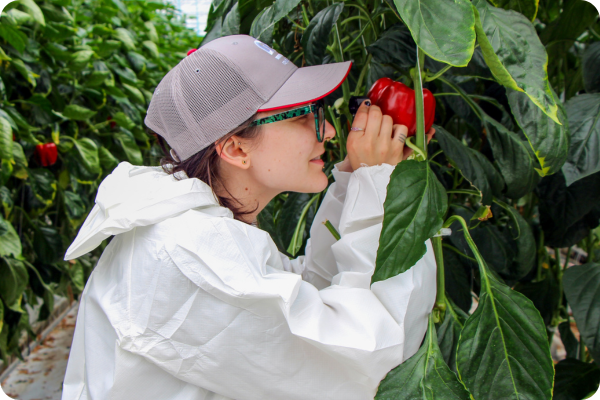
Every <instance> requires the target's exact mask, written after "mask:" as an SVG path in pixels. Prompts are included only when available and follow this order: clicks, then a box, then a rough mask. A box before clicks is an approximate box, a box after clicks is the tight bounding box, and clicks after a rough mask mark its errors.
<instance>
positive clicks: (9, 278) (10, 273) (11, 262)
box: [0, 257, 29, 312]
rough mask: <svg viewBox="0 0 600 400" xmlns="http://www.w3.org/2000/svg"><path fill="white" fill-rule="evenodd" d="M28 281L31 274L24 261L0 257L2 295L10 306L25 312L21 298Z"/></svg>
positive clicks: (0, 294)
mask: <svg viewBox="0 0 600 400" xmlns="http://www.w3.org/2000/svg"><path fill="white" fill-rule="evenodd" d="M28 282H29V274H27V269H26V268H25V265H24V264H23V262H22V261H20V260H15V259H14V258H11V257H0V297H1V298H2V300H4V303H5V304H6V306H7V307H8V308H10V309H11V310H13V311H16V312H23V311H22V309H21V298H22V297H23V291H24V290H25V287H26V286H27V283H28Z"/></svg>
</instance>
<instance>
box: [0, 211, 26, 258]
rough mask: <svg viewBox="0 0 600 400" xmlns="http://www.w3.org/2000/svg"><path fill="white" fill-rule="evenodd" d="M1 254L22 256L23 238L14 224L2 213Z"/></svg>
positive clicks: (0, 226)
mask: <svg viewBox="0 0 600 400" xmlns="http://www.w3.org/2000/svg"><path fill="white" fill-rule="evenodd" d="M0 256H13V257H20V256H21V239H20V238H19V235H18V234H17V232H16V231H15V228H13V226H12V224H11V223H10V222H9V221H7V220H5V219H4V218H2V215H0Z"/></svg>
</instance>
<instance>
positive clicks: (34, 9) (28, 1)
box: [19, 0, 46, 26]
mask: <svg viewBox="0 0 600 400" xmlns="http://www.w3.org/2000/svg"><path fill="white" fill-rule="evenodd" d="M19 1H20V3H21V4H22V5H23V6H25V8H26V9H27V12H28V14H29V15H31V17H32V18H33V19H34V20H35V22H37V23H38V24H40V25H42V26H46V20H45V19H44V13H43V12H42V10H41V9H40V7H39V6H38V5H37V4H36V3H35V2H34V1H33V0H19Z"/></svg>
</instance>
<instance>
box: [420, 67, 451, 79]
mask: <svg viewBox="0 0 600 400" xmlns="http://www.w3.org/2000/svg"><path fill="white" fill-rule="evenodd" d="M450 68H452V65H446V66H445V67H444V68H442V69H441V70H439V71H438V72H437V73H436V74H435V75H432V76H426V77H425V82H431V81H435V80H436V79H437V78H439V77H440V76H442V75H444V73H445V72H446V71H448V70H449V69H450Z"/></svg>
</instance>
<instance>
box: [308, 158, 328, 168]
mask: <svg viewBox="0 0 600 400" xmlns="http://www.w3.org/2000/svg"><path fill="white" fill-rule="evenodd" d="M310 162H311V163H315V164H319V165H321V166H323V165H325V161H323V160H321V159H318V160H310Z"/></svg>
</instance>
